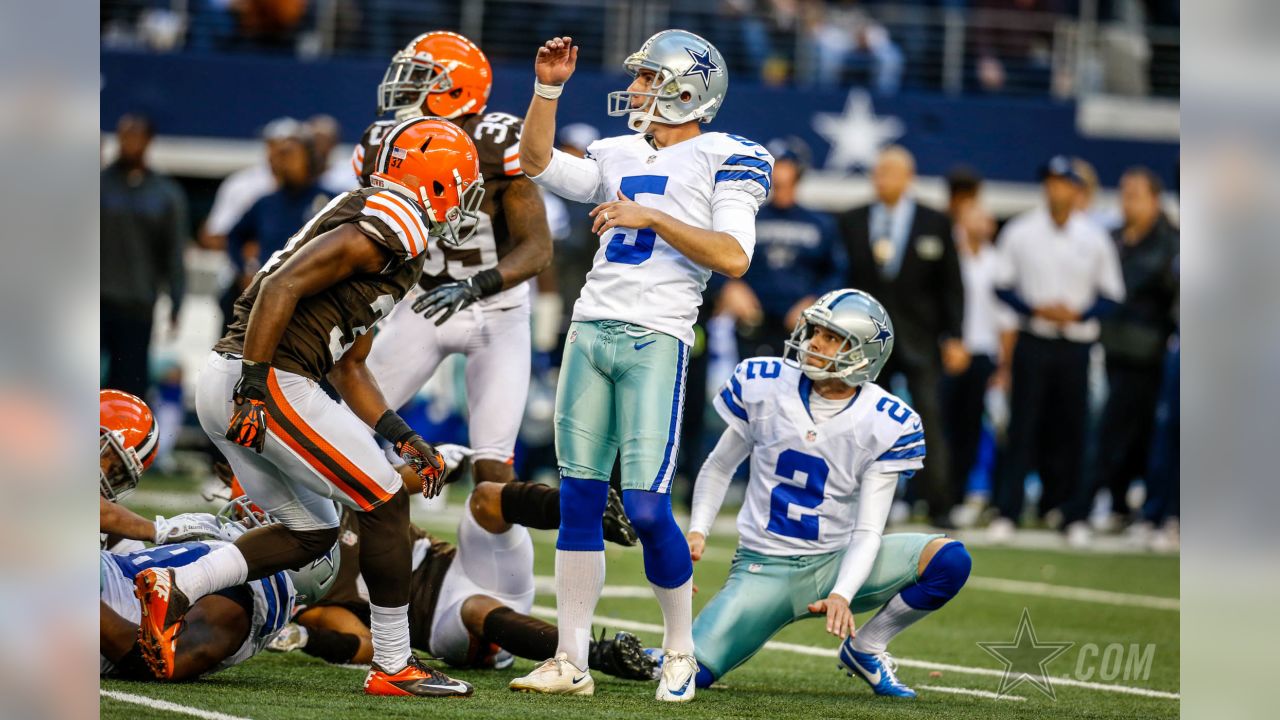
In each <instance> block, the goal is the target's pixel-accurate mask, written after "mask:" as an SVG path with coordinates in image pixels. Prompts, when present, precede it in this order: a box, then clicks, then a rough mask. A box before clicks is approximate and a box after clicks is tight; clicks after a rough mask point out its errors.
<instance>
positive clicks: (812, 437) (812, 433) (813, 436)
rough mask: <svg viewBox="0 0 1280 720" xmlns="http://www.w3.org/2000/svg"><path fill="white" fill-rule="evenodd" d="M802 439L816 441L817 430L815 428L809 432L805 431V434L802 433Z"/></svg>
mask: <svg viewBox="0 0 1280 720" xmlns="http://www.w3.org/2000/svg"><path fill="white" fill-rule="evenodd" d="M804 439H805V440H808V441H809V442H817V440H818V431H817V430H810V431H809V432H807V433H805V434H804Z"/></svg>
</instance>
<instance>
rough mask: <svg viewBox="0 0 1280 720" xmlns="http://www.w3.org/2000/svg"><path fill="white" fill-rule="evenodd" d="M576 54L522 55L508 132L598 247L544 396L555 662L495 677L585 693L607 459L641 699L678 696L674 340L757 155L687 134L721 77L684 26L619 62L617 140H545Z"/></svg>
mask: <svg viewBox="0 0 1280 720" xmlns="http://www.w3.org/2000/svg"><path fill="white" fill-rule="evenodd" d="M577 55H578V48H576V47H573V46H572V42H571V40H570V38H555V39H552V40H549V41H547V42H546V43H545V44H544V45H543V46H542V47H541V48H539V49H538V55H537V59H536V60H535V61H534V73H535V75H536V76H537V82H536V84H535V85H534V97H533V99H532V101H531V102H530V105H529V111H528V113H526V115H525V130H524V135H523V136H522V138H521V144H520V165H521V167H522V168H523V169H524V171H525V173H527V174H528V175H529V177H530V178H531V179H532V180H533V181H534V182H535V183H537V184H538V185H540V186H542V187H544V188H545V189H547V190H550V191H552V192H555V193H556V194H558V195H562V196H564V197H565V198H567V199H570V200H573V201H576V202H592V203H598V205H596V207H595V209H593V210H592V211H591V216H592V217H593V218H594V225H593V227H592V230H593V232H595V233H596V234H597V235H599V236H600V247H599V250H598V251H597V252H596V256H595V260H594V261H593V264H592V267H591V272H590V273H588V275H587V280H586V285H584V286H583V288H582V295H581V297H579V298H578V302H577V303H576V304H575V305H574V308H573V324H572V326H571V327H570V330H569V336H568V341H567V344H566V346H565V351H564V360H563V362H562V363H561V372H560V379H559V387H558V388H557V392H556V416H555V424H556V460H557V464H558V465H559V466H560V476H561V485H560V487H561V495H560V501H561V505H562V506H563V512H561V514H560V517H561V522H560V535H559V537H558V539H557V541H556V609H557V624H558V626H559V629H560V644H559V646H558V647H557V652H556V655H555V657H553V658H552V659H550V660H548V661H547V662H545V663H543V664H542V665H540V666H538V667H537V668H536V669H535V670H534V671H533V672H532V673H530V674H529V675H527V676H525V677H522V678H517V679H516V680H513V681H512V682H511V688H512V689H513V690H522V691H526V692H541V693H554V694H581V695H590V694H591V693H592V692H593V688H594V682H593V681H592V680H591V674H590V673H589V672H588V671H587V669H588V657H587V649H588V648H587V645H588V641H589V640H590V638H591V621H592V614H593V613H594V611H595V606H596V602H597V600H598V599H599V597H600V591H601V588H602V587H603V586H604V576H605V562H604V552H603V551H604V543H603V540H602V539H601V537H600V522H599V518H600V516H601V514H603V512H604V507H605V501H606V499H607V496H608V480H609V476H610V474H611V472H612V470H613V465H614V462H615V460H617V459H620V460H621V466H622V488H623V491H622V500H623V503H624V504H625V506H626V510H627V516H628V517H630V518H631V522H632V523H634V524H635V527H636V533H637V534H638V535H639V536H640V542H641V543H642V544H643V546H644V568H645V576H646V577H647V578H648V579H649V583H650V585H651V586H652V587H653V591H654V594H655V595H656V596H657V599H658V605H659V606H660V607H661V609H662V618H663V626H664V631H665V632H664V634H663V640H662V647H663V648H664V649H665V651H666V653H667V655H666V661H665V663H664V670H663V674H662V679H661V681H660V682H659V684H658V689H657V693H656V697H657V699H658V700H663V701H672V702H686V701H689V700H692V699H693V696H694V688H693V684H692V681H693V677H694V676H695V675H696V674H697V669H698V668H697V662H696V661H695V660H694V657H693V646H694V644H693V635H692V630H691V627H692V621H693V617H692V616H693V612H692V607H693V583H692V577H693V564H692V563H691V562H690V561H689V556H688V553H687V552H686V550H685V543H684V539H683V535H682V533H681V531H680V527H679V525H677V524H676V522H675V520H674V518H672V515H671V496H670V490H671V479H672V477H673V476H674V474H675V466H676V456H677V454H678V453H679V450H680V447H679V438H680V423H681V416H682V413H683V408H684V387H685V374H686V366H687V364H688V358H689V346H690V345H691V344H692V343H693V341H694V332H693V323H694V320H695V319H696V318H697V315H698V306H699V305H700V304H701V303H702V291H703V289H704V288H705V287H706V283H707V279H708V278H709V277H710V276H711V273H712V272H719V273H723V274H725V275H730V276H733V277H738V276H740V275H742V274H743V273H744V272H746V270H747V266H748V265H749V264H750V262H751V253H752V251H753V249H754V247H755V213H756V210H758V209H759V207H760V205H761V203H763V202H764V199H765V197H766V195H767V194H768V191H769V176H770V173H771V172H772V169H773V158H772V157H770V155H769V153H768V152H766V151H765V150H764V148H762V147H760V146H759V145H757V144H756V143H753V142H751V141H750V140H746V139H744V138H740V137H737V136H734V135H726V134H723V133H716V132H712V133H703V132H702V128H701V125H702V123H706V122H710V121H711V120H712V118H714V117H715V115H716V112H717V111H718V110H719V108H720V104H721V103H722V102H723V101H724V96H725V92H726V91H727V90H728V83H729V79H728V75H727V71H726V69H725V62H724V58H723V57H721V55H720V52H719V51H718V50H716V48H715V47H714V46H712V45H711V43H708V42H707V41H706V40H704V39H703V38H700V37H698V36H697V35H694V34H693V33H689V32H685V31H683V30H665V31H663V32H660V33H658V34H656V35H654V36H653V37H651V38H649V39H648V40H647V41H646V42H645V44H644V45H643V46H642V47H641V48H640V49H639V50H638V51H637V52H635V53H633V54H632V55H630V56H629V57H628V58H627V60H626V62H625V67H626V68H627V70H628V71H629V72H631V73H632V74H633V75H634V76H635V79H634V80H633V81H632V83H631V85H630V86H629V87H628V88H627V89H626V90H625V91H620V92H614V93H610V95H609V108H610V110H609V114H610V115H613V116H623V115H625V116H627V117H628V121H627V125H628V127H629V128H630V129H631V130H632V131H633V134H630V135H624V136H619V137H612V138H606V139H603V140H600V141H598V142H594V143H592V144H591V145H590V147H588V148H587V152H586V156H585V157H583V158H576V157H573V156H570V155H568V154H566V153H563V152H560V151H558V150H556V151H553V149H552V141H553V139H554V136H555V113H556V105H557V102H558V100H557V98H558V97H559V96H560V94H561V92H562V91H563V90H564V88H563V85H564V83H565V82H566V81H568V80H569V77H570V76H571V75H572V74H573V71H574V68H575V66H576V63H577ZM619 454H620V455H621V457H620V458H619Z"/></svg>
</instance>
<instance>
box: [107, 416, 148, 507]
mask: <svg viewBox="0 0 1280 720" xmlns="http://www.w3.org/2000/svg"><path fill="white" fill-rule="evenodd" d="M142 470H143V466H142V460H141V459H139V458H138V453H137V452H135V451H134V450H133V448H129V447H125V444H124V435H123V434H122V433H120V432H117V431H114V430H108V429H107V428H105V427H103V426H98V481H99V485H100V487H99V491H100V492H101V493H102V497H104V498H106V499H107V500H109V501H111V502H119V501H120V500H122V499H124V498H125V497H127V496H128V495H129V493H131V492H133V490H134V488H136V487H138V480H139V479H141V478H142Z"/></svg>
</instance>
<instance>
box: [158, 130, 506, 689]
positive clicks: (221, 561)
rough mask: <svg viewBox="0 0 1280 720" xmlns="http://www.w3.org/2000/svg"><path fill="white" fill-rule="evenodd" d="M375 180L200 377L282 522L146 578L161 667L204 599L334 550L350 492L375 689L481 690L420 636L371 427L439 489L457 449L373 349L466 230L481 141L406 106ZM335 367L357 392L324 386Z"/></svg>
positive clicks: (244, 299)
mask: <svg viewBox="0 0 1280 720" xmlns="http://www.w3.org/2000/svg"><path fill="white" fill-rule="evenodd" d="M372 182H373V187H370V188H365V189H361V190H357V191H354V192H349V193H345V194H343V195H340V196H339V197H337V198H334V199H333V200H332V201H331V202H330V203H329V204H328V205H327V206H326V207H325V208H324V209H323V210H321V211H320V213H319V214H318V215H316V216H315V217H313V218H312V219H311V220H310V221H308V222H307V224H306V225H304V226H303V227H302V229H301V230H299V231H298V232H297V233H296V234H295V235H294V236H293V237H292V238H291V239H290V240H289V242H288V244H287V245H286V246H285V247H284V248H283V249H282V250H280V251H279V252H277V253H276V254H275V255H273V256H272V257H271V259H270V260H268V261H267V262H266V263H265V264H264V265H263V267H262V269H261V270H259V271H258V274H257V276H256V277H255V278H254V280H253V282H252V284H250V286H249V288H248V289H247V290H246V291H245V293H244V295H243V296H241V298H240V299H239V301H237V303H236V306H235V317H234V318H233V320H232V322H231V326H230V328H229V330H228V331H227V334H226V335H225V336H224V337H223V338H222V339H221V340H219V341H218V343H217V344H216V345H215V346H214V349H213V353H212V354H211V355H210V356H209V362H208V365H207V366H206V367H205V369H204V372H203V373H202V374H201V377H200V383H199V387H198V390H197V394H196V411H197V413H198V415H199V417H200V424H201V426H202V427H203V428H204V430H205V432H206V433H208V434H209V436H210V438H211V439H212V440H213V442H214V444H215V445H216V446H217V448H218V449H219V450H220V451H221V452H222V453H223V454H224V455H225V456H226V458H227V460H228V461H229V462H230V464H231V467H232V469H233V470H234V471H235V474H236V477H237V478H238V479H239V481H240V483H241V485H242V486H243V487H244V489H245V490H246V492H247V493H248V494H249V496H250V497H252V498H253V501H254V502H255V503H256V504H257V505H258V506H260V507H261V508H262V509H263V510H265V511H266V512H268V513H270V514H271V515H272V516H273V517H274V518H276V520H278V521H279V522H278V523H275V524H272V525H268V526H265V527H261V528H256V529H254V530H252V531H250V532H247V533H245V534H244V535H242V536H240V537H239V538H238V539H237V540H236V542H235V543H234V544H229V545H225V546H222V547H219V548H217V549H216V550H213V551H211V552H210V553H208V554H207V555H204V556H203V557H201V558H200V559H199V560H197V561H196V562H193V563H190V564H188V565H184V566H181V567H178V568H151V569H147V570H144V571H142V572H140V573H139V574H138V575H137V576H136V578H135V593H136V595H137V596H138V600H139V602H140V603H141V606H142V613H141V622H140V624H139V630H138V636H139V638H138V639H139V646H140V648H141V650H142V653H143V656H144V658H145V659H146V661H147V663H148V664H149V665H150V666H151V668H152V670H153V672H155V673H156V675H158V676H160V677H161V678H166V677H171V676H172V673H173V671H174V657H175V655H174V653H175V648H176V646H177V645H178V644H180V643H182V637H181V636H180V635H179V632H180V630H181V628H182V627H183V616H184V614H185V612H186V610H187V609H188V608H189V607H190V606H191V604H192V603H194V602H195V601H196V600H197V599H199V598H201V597H203V596H205V595H207V594H209V593H212V592H216V591H218V590H220V589H222V588H225V587H230V586H233V585H239V584H242V583H244V582H245V581H246V580H250V581H251V580H255V579H258V578H262V577H265V576H267V575H270V574H272V573H275V572H277V571H280V570H283V569H286V568H296V567H301V566H303V565H305V564H307V563H309V562H311V561H313V560H315V559H316V558H318V557H319V556H320V555H322V554H323V553H325V552H327V551H328V550H329V549H331V548H332V547H333V544H334V542H336V541H337V539H338V511H337V509H336V508H335V506H334V502H333V501H334V500H336V501H338V502H339V503H341V504H342V505H344V506H346V507H348V508H350V509H352V510H355V511H358V517H359V522H360V526H361V528H362V530H363V535H364V537H365V546H364V547H363V548H362V552H361V558H360V559H361V566H362V567H363V569H364V578H365V581H366V584H367V585H368V588H369V599H370V611H371V622H370V624H371V630H372V636H373V648H374V657H373V665H372V668H371V669H370V671H369V674H368V676H367V677H366V679H365V685H364V687H365V692H366V693H369V694H373V695H417V696H436V697H438V696H468V695H470V694H471V692H472V688H471V686H470V685H468V684H466V683H462V682H458V681H456V680H452V679H450V678H448V677H446V676H445V675H443V674H442V673H439V672H437V671H435V670H432V669H430V668H428V667H427V666H425V665H423V664H422V663H421V662H420V661H418V660H417V659H416V658H415V657H414V655H413V654H412V653H411V652H410V649H409V622H408V615H407V612H408V604H409V593H410V587H411V585H410V577H409V566H410V558H411V552H412V551H411V546H410V544H409V542H408V525H409V496H408V494H407V493H406V492H405V491H404V490H403V485H404V479H403V478H402V475H401V471H398V470H397V469H395V468H394V467H392V465H391V464H390V462H388V461H387V459H386V456H385V455H384V454H383V452H382V450H381V449H380V448H379V447H378V444H377V442H376V441H375V440H374V438H373V437H372V436H371V435H370V434H369V429H370V428H373V429H374V430H375V431H376V432H377V433H378V434H379V435H380V436H382V437H383V438H385V439H386V440H387V441H388V442H390V443H391V444H392V445H393V446H394V447H395V450H396V452H397V453H398V454H399V455H400V457H401V458H402V459H403V460H404V461H405V463H406V470H405V474H406V476H408V477H411V478H412V479H413V481H414V484H418V483H421V486H422V488H423V492H424V494H426V495H428V496H434V495H435V494H437V493H438V492H439V490H440V487H441V484H442V479H443V475H444V472H443V471H444V463H443V461H442V460H441V458H440V456H439V454H438V453H437V452H436V451H435V449H434V448H432V447H431V446H430V445H428V444H427V443H426V442H425V441H424V440H423V439H422V438H421V437H420V436H419V435H418V434H417V433H415V432H413V430H411V429H410V428H409V426H408V425H407V424H406V423H405V421H404V420H403V419H401V418H400V416H399V415H397V414H396V413H395V411H393V410H391V409H390V408H389V407H388V405H387V402H386V400H384V399H383V397H382V393H381V391H380V390H379V389H378V384H377V383H376V382H375V381H374V379H373V376H372V375H371V374H370V372H369V370H368V368H367V367H366V366H365V358H366V357H367V355H368V353H369V347H370V345H371V343H372V339H373V335H372V334H371V333H369V330H370V329H371V328H372V327H373V325H374V324H375V323H377V322H378V321H379V320H381V319H382V318H383V317H384V316H385V315H386V314H387V313H389V312H390V311H391V309H392V308H393V307H395V304H396V302H398V301H399V300H400V299H401V298H402V297H403V296H404V295H405V293H406V292H408V290H409V289H410V288H411V287H413V286H414V285H415V284H416V283H417V281H418V278H419V277H420V276H421V274H422V268H423V265H424V264H425V263H431V262H434V261H436V260H438V255H437V253H436V250H435V247H434V242H435V240H434V239H435V238H437V237H447V238H449V239H450V241H451V242H465V240H466V238H467V233H468V232H469V231H468V230H467V226H468V224H469V222H474V217H475V212H476V208H477V207H478V205H479V201H480V197H481V196H482V195H483V193H484V189H483V188H484V186H483V181H482V180H481V178H480V169H479V162H478V160H477V154H476V149H475V145H474V144H473V143H472V142H471V140H470V139H469V138H468V137H467V136H466V134H465V133H463V132H462V131H461V130H460V129H458V128H457V126H455V125H453V124H452V123H449V122H446V121H443V120H438V119H427V118H416V119H411V120H407V121H405V122H403V123H400V124H399V125H396V126H395V127H394V128H392V129H391V130H390V132H389V133H388V135H387V138H386V140H385V141H384V143H383V146H382V147H381V149H380V151H379V155H378V158H377V160H376V167H375V170H374V173H373V175H372ZM322 378H324V379H328V381H329V382H330V383H331V384H332V385H333V387H334V388H336V389H337V391H338V394H339V395H341V396H342V399H343V400H344V401H345V406H344V405H340V404H339V403H337V402H335V401H334V400H333V399H331V398H330V397H329V396H328V395H326V394H325V392H324V390H323V389H321V387H320V382H319V381H320V380H321V379H322Z"/></svg>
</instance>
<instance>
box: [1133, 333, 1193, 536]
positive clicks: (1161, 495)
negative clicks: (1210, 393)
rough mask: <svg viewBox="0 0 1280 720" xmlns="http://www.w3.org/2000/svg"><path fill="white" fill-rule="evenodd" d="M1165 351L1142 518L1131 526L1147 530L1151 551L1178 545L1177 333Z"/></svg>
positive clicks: (1138, 530)
mask: <svg viewBox="0 0 1280 720" xmlns="http://www.w3.org/2000/svg"><path fill="white" fill-rule="evenodd" d="M1169 345H1170V346H1169V351H1168V352H1167V353H1166V354H1165V362H1164V377H1163V382H1162V383H1161V386H1160V402H1159V404H1158V405H1157V406H1156V423H1155V433H1154V434H1153V437H1152V440H1151V458H1150V463H1149V465H1148V466H1147V473H1146V481H1147V501H1146V502H1145V503H1144V504H1143V506H1142V520H1141V522H1139V523H1138V524H1137V526H1136V527H1135V528H1134V530H1135V531H1136V532H1135V534H1136V535H1138V536H1139V537H1140V538H1141V537H1142V536H1143V535H1144V534H1146V533H1149V532H1151V531H1155V535H1154V536H1153V537H1151V538H1150V539H1149V544H1150V547H1151V549H1152V550H1159V551H1171V550H1177V549H1178V545H1179V535H1180V533H1179V527H1178V525H1179V523H1178V515H1179V511H1180V510H1181V496H1180V494H1179V493H1180V489H1179V487H1178V480H1179V467H1178V451H1179V450H1180V447H1181V445H1180V442H1179V438H1178V433H1179V431H1180V430H1181V414H1182V410H1181V405H1180V402H1181V397H1180V393H1179V388H1178V381H1179V378H1180V374H1181V373H1180V366H1181V357H1182V353H1181V350H1180V345H1179V341H1178V336H1177V335H1174V336H1173V340H1172V341H1171V342H1170V344H1169Z"/></svg>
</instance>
